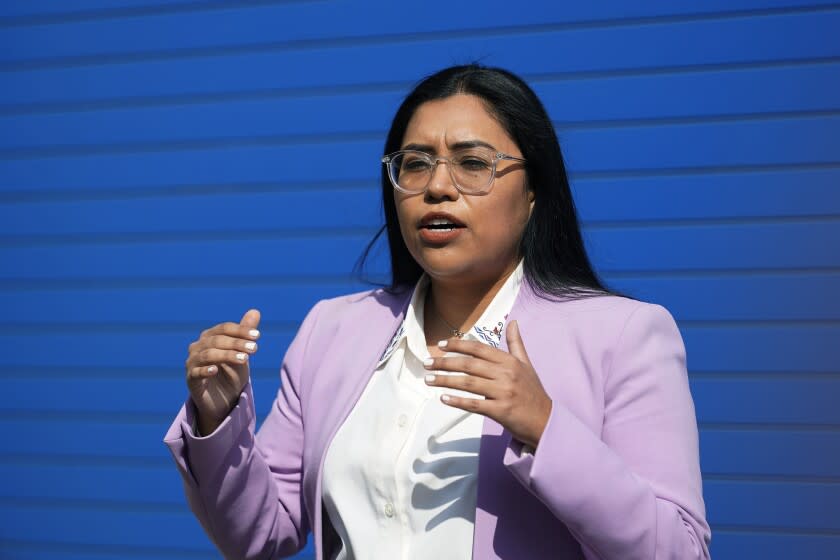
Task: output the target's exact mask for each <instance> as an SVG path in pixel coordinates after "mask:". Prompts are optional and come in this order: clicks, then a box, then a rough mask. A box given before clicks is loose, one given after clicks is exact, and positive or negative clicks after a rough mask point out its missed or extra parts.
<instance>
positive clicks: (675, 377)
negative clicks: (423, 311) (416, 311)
mask: <svg viewBox="0 0 840 560" xmlns="http://www.w3.org/2000/svg"><path fill="white" fill-rule="evenodd" d="M410 298H411V292H410V291H407V292H405V293H403V294H398V295H392V294H388V293H385V292H383V291H381V290H377V291H372V292H364V293H361V294H353V295H349V296H344V297H340V298H335V299H331V300H324V301H321V302H319V303H318V304H317V305H315V307H314V308H313V309H312V310H311V311H310V312H309V314H308V315H307V317H306V319H305V320H304V322H303V324H302V326H301V328H300V330H299V332H298V334H297V336H296V337H295V339H294V341H293V342H292V344H291V346H290V347H289V350H288V352H287V354H286V356H285V358H284V360H283V364H282V367H281V371H280V376H281V387H280V390H279V392H278V395H277V399H276V401H275V403H274V405H273V406H272V410H271V412H270V413H269V415H268V417H267V418H266V420H265V422H264V423H263V425H262V427H261V428H260V431H259V433H258V434H257V435H256V436H255V435H254V428H255V413H254V404H253V403H254V400H253V395H252V393H251V386H250V384H249V385H247V386H246V388H245V390H244V391H243V393H242V396H241V397H240V399H239V402H238V404H237V405H236V407H235V408H234V409H233V411H232V412H231V413H230V415H229V416H228V418H227V419H225V421H224V422H223V423H222V425H221V426H220V427H219V428H218V429H217V430H216V431H215V432H214V433H213V434H211V435H210V436H208V437H205V438H196V437H194V436H193V435H192V432H191V430H190V426H191V425H192V420H193V414H194V409H193V406H192V404H191V403H190V402H189V400H188V402H187V403H186V404H185V405H184V407H183V408H182V410H181V412H180V413H179V415H178V417H177V418H176V419H175V421H174V423H173V424H172V426H171V428H170V429H169V431H168V433H167V434H166V437H165V440H164V441H165V443H166V445H167V446H168V447H169V449H170V450H171V452H172V455H173V457H174V459H175V462H176V463H177V465H178V469H179V471H180V473H181V475H182V477H183V481H184V487H185V491H186V495H187V500H188V502H189V504H190V507H191V508H192V510H193V512H194V513H195V515H196V517H197V518H198V520H199V521H200V522H201V524H202V526H203V527H204V529H205V530H206V531H207V533H208V534H209V535H210V538H211V539H212V540H213V542H214V543H215V544H216V546H217V547H218V548H219V549H220V550H221V551H222V552H223V554H224V555H225V557H227V558H277V557H283V556H287V555H292V554H294V553H295V552H297V551H299V550H300V549H301V548H302V547H303V546H304V545H305V543H306V539H307V535H308V534H309V532H310V531H312V532H313V533H314V539H315V549H316V554H317V558H318V559H319V560H321V559H322V558H327V557H328V555H329V552H330V547H331V546H333V545H334V544H335V543H334V538H335V534H334V532H333V531H332V528H331V525H330V524H329V518H328V516H327V515H326V514H324V513H323V508H322V503H321V477H322V472H323V465H324V457H325V456H326V450H327V447H328V445H329V444H330V441H331V440H332V438H333V436H334V435H335V433H336V431H337V430H338V428H339V426H340V425H341V423H342V422H343V421H344V419H345V418H346V417H347V415H348V414H349V412H350V410H351V409H352V408H353V406H354V405H355V403H356V401H357V400H358V398H359V396H360V395H361V393H362V390H363V389H364V387H365V385H366V384H367V382H368V380H369V378H370V376H371V375H372V373H373V371H374V370H375V367H376V363H377V361H378V359H379V358H380V356H381V355H382V352H383V350H384V349H385V347H386V345H387V344H388V342H389V341H390V340H391V336H392V334H393V333H394V331H395V330H396V329H397V328H398V326H399V325H400V323H401V321H402V319H403V315H404V313H405V310H406V308H407V306H408V302H409V300H410ZM509 319H511V320H512V319H516V320H517V321H518V322H519V327H520V331H521V333H522V338H523V340H524V342H525V346H526V349H527V351H528V354H529V357H530V358H531V361H532V363H533V365H534V368H535V369H536V371H537V372H538V374H539V376H540V379H541V381H542V383H543V386H544V387H545V390H546V391H547V392H548V394H549V395H550V397H551V398H552V401H553V405H552V411H551V416H550V418H549V420H548V424H547V426H546V429H545V432H544V433H543V436H542V439H541V441H540V444H539V447H538V449H537V451H536V453H535V454H534V455H530V454H528V453H522V444H521V443H519V442H518V441H516V440H515V439H513V438H511V436H510V434H509V433H508V432H507V431H506V430H504V429H503V428H502V427H501V426H500V425H499V424H498V423H496V422H495V421H493V420H490V419H485V421H484V428H483V434H482V437H481V447H480V452H479V468H478V477H479V480H478V495H477V503H476V512H475V536H474V541H473V558H475V559H482V560H483V559H490V558H506V559H507V558H515V559H521V558H528V559H534V560H538V559H548V558H551V559H568V560H572V559H586V560H594V559H600V560H613V559H615V560H618V559H620V560H632V559H639V560H654V559H656V560H665V559H678V558H679V559H687V558H700V559H708V558H709V550H708V544H709V541H710V539H711V532H710V529H709V525H708V524H707V522H706V519H705V506H704V503H703V496H702V482H701V477H700V468H699V456H698V455H699V453H698V433H697V423H696V419H695V411H694V403H693V401H692V398H691V394H690V392H689V387H688V378H687V372H686V361H685V349H684V345H683V341H682V338H681V336H680V333H679V330H678V328H677V326H676V324H675V322H674V320H673V318H672V317H671V315H670V313H669V312H668V311H667V310H666V309H665V308H663V307H661V306H659V305H655V304H650V303H645V302H639V301H635V300H632V299H628V298H623V297H618V296H599V297H595V298H589V299H583V300H564V301H559V302H556V301H555V302H551V301H547V300H544V299H541V298H538V297H537V296H535V295H534V293H533V291H532V290H531V289H530V287H529V286H528V283H527V282H524V283H523V284H522V288H521V290H520V293H519V296H518V297H517V299H516V302H515V303H514V306H513V309H512V310H511V313H510V316H509ZM503 348H504V349H507V346H506V345H505V344H504V340H503Z"/></svg>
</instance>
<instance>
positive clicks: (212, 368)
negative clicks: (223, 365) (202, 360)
mask: <svg viewBox="0 0 840 560" xmlns="http://www.w3.org/2000/svg"><path fill="white" fill-rule="evenodd" d="M217 369H219V368H217V367H216V366H210V367H208V368H207V373H216V370H217Z"/></svg>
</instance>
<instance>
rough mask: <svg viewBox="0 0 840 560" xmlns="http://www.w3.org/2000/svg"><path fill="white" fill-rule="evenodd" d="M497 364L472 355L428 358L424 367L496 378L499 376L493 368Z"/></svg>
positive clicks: (431, 369) (432, 369)
mask: <svg viewBox="0 0 840 560" xmlns="http://www.w3.org/2000/svg"><path fill="white" fill-rule="evenodd" d="M479 344H480V343H479ZM495 365H496V364H495V362H488V361H487V360H484V359H481V358H473V357H472V356H448V357H447V356H444V357H440V358H426V360H425V361H424V362H423V367H425V368H426V369H428V370H430V371H456V372H461V373H466V374H469V375H471V376H472V375H475V376H478V377H483V378H485V379H495V378H496V377H498V375H497V373H496V371H495V370H494V368H493V366H495Z"/></svg>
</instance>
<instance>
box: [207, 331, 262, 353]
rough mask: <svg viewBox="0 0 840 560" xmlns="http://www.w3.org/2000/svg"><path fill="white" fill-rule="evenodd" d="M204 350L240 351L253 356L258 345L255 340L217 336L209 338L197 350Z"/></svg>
mask: <svg viewBox="0 0 840 560" xmlns="http://www.w3.org/2000/svg"><path fill="white" fill-rule="evenodd" d="M204 348H218V349H219V350H239V351H242V352H248V353H249V354H253V353H254V352H256V351H257V343H256V342H254V341H253V340H247V339H243V338H234V337H232V336H227V335H224V334H217V335H213V336H211V337H209V338H207V339H206V340H205V341H204V342H203V344H202V345H201V346H199V347H197V348H196V350H202V349H204Z"/></svg>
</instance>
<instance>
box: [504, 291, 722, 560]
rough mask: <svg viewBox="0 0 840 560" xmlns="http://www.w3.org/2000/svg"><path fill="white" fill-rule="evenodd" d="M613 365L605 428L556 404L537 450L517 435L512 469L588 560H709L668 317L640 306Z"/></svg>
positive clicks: (681, 363) (685, 396) (681, 352)
mask: <svg viewBox="0 0 840 560" xmlns="http://www.w3.org/2000/svg"><path fill="white" fill-rule="evenodd" d="M608 367H609V369H608V370H607V372H606V373H605V388H604V389H605V393H604V394H605V403H604V404H605V410H604V422H603V430H602V433H601V434H597V433H593V432H592V430H591V429H590V428H589V427H588V426H587V425H585V424H584V423H583V422H581V421H580V420H579V419H578V418H577V417H576V416H575V415H574V414H573V413H572V412H570V410H569V409H568V408H567V407H566V406H564V405H563V404H561V403H558V402H556V401H555V402H554V403H553V405H552V410H551V414H550V417H549V420H548V423H547V425H546V428H545V430H544V432H543V435H542V438H541V439H540V442H539V445H538V447H537V449H536V451H535V452H534V453H533V454H529V453H527V452H523V449H522V447H523V445H522V443H520V442H518V441H517V440H515V439H511V442H510V444H509V446H508V448H507V450H506V453H505V459H504V463H505V465H506V466H507V467H508V469H509V470H510V471H511V472H512V473H513V475H514V476H515V477H516V478H517V479H519V481H520V482H521V483H522V484H523V485H525V486H526V487H527V488H528V489H529V490H531V491H532V492H533V493H534V494H535V495H536V496H537V497H538V498H539V499H540V500H541V501H542V502H543V503H544V504H546V506H547V507H548V508H549V509H550V510H551V511H552V512H553V513H554V515H555V516H556V517H557V518H558V519H560V520H561V521H563V522H564V524H565V525H566V526H567V527H568V528H569V530H570V531H571V532H572V534H574V535H575V537H576V538H577V540H578V541H579V542H580V543H581V547H582V549H583V552H584V555H585V556H586V558H587V559H589V560H595V559H598V560H619V559H621V560H631V559H638V560H653V559H655V560H671V559H673V560H677V559H680V560H685V559H703V560H708V559H709V558H710V556H709V543H710V541H711V531H710V528H709V525H708V523H707V522H706V519H705V505H704V503H703V495H702V480H701V474H700V464H699V463H700V460H699V441H698V432H697V421H696V417H695V409H694V403H693V401H692V398H691V393H690V390H689V385H688V373H687V370H686V357H685V347H684V345H683V340H682V337H681V336H680V333H679V329H678V328H677V325H676V323H675V322H674V319H673V317H672V316H671V314H670V313H669V312H668V311H667V310H666V309H665V308H664V307H662V306H659V305H655V304H648V303H644V304H642V305H641V306H639V307H637V308H636V309H635V310H634V311H633V312H632V313H631V314H630V316H629V317H628V319H627V321H626V323H625V325H624V328H623V330H622V331H621V334H620V335H619V338H618V341H617V344H616V347H615V349H614V354H613V359H612V362H611V364H610V365H609V366H608Z"/></svg>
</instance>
